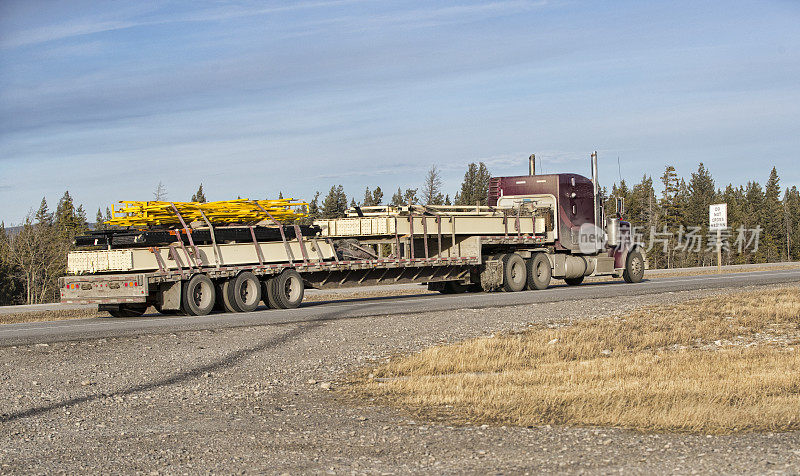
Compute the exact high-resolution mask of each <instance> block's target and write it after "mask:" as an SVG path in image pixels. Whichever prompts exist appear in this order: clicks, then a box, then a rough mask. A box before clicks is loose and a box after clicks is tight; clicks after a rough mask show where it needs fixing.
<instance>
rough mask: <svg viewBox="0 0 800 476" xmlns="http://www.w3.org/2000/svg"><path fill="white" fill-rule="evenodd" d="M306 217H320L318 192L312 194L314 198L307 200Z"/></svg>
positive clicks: (313, 218)
mask: <svg viewBox="0 0 800 476" xmlns="http://www.w3.org/2000/svg"><path fill="white" fill-rule="evenodd" d="M308 217H309V218H311V219H312V220H315V219H317V218H319V217H320V208H319V192H317V193H315V194H314V199H313V200H311V201H310V202H308Z"/></svg>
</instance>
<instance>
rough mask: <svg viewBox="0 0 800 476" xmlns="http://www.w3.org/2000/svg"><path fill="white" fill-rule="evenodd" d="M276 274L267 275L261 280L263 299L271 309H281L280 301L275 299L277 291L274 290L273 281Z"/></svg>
mask: <svg viewBox="0 0 800 476" xmlns="http://www.w3.org/2000/svg"><path fill="white" fill-rule="evenodd" d="M274 280H275V276H267V277H265V278H264V279H262V280H261V300H262V301H263V302H264V305H265V306H267V307H268V308H270V309H279V308H278V301H277V300H276V299H275V291H274V290H273V285H272V284H273V283H272V281H274Z"/></svg>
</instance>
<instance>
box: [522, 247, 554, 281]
mask: <svg viewBox="0 0 800 476" xmlns="http://www.w3.org/2000/svg"><path fill="white" fill-rule="evenodd" d="M525 264H526V265H527V266H526V268H527V271H528V282H527V286H526V287H527V288H528V289H531V290H533V289H547V287H548V286H550V279H551V278H552V277H553V269H552V267H551V266H550V258H548V257H547V255H546V254H544V253H534V254H533V256H532V257H531V259H529V260H526V263H525Z"/></svg>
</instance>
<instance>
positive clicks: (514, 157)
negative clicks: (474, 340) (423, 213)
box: [0, 0, 800, 224]
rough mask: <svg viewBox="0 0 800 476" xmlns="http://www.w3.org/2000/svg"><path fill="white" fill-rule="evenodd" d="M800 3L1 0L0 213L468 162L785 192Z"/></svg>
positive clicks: (309, 191)
mask: <svg viewBox="0 0 800 476" xmlns="http://www.w3.org/2000/svg"><path fill="white" fill-rule="evenodd" d="M798 25H800V3H798V2H796V1H753V2H736V1H731V2H698V1H690V2H681V1H670V2H656V1H653V2H641V1H631V2H580V1H555V0H554V1H516V0H509V1H504V0H498V1H494V2H470V1H454V2H394V1H389V2H375V1H356V0H352V1H348V0H342V1H328V0H319V1H314V0H310V1H299V2H269V1H265V2H247V1H231V2H221V1H220V2H128V1H124V2H95V1H86V2H82V1H73V2H52V3H49V4H48V3H46V2H28V1H19V2H15V1H9V0H4V1H3V2H2V3H0V203H1V204H2V205H0V207H1V208H0V219H2V220H5V221H6V223H7V224H8V223H9V222H13V223H18V222H19V221H20V220H22V219H23V217H24V216H25V214H26V213H27V212H28V211H29V210H30V209H32V208H36V207H37V206H38V203H39V201H40V200H41V198H42V196H45V197H47V199H48V201H49V202H50V204H51V206H54V205H55V202H56V201H57V200H58V198H59V197H60V196H61V194H63V192H64V190H67V189H68V190H69V191H70V193H71V194H72V195H73V197H74V198H75V200H76V201H77V202H78V203H82V204H84V206H85V207H86V209H87V211H88V212H89V216H90V219H91V218H93V217H94V212H95V211H96V210H97V207H98V206H102V207H104V208H105V207H106V206H109V205H111V204H112V203H114V202H116V201H117V200H147V199H151V198H152V192H153V191H154V190H155V188H156V185H157V184H158V182H159V181H162V182H163V183H164V184H165V186H166V188H167V192H168V198H169V199H172V200H188V199H189V197H190V196H191V194H192V193H193V192H194V191H195V190H196V189H197V186H198V184H199V183H200V182H203V184H204V188H205V189H206V191H207V196H208V198H209V199H211V200H223V199H229V198H235V197H236V196H237V195H240V196H242V197H250V198H263V197H275V196H277V194H278V191H279V190H280V191H282V192H283V193H284V195H286V196H294V197H297V198H304V199H310V198H311V197H312V196H313V193H314V191H316V190H320V191H321V192H322V194H323V195H324V194H325V192H326V191H327V190H328V189H329V188H330V186H331V185H333V184H339V183H341V184H343V185H344V187H345V191H346V192H347V193H348V195H355V196H356V197H357V198H361V197H362V196H363V190H364V187H366V186H369V187H370V188H372V187H374V186H375V185H380V186H381V187H382V188H383V190H384V191H385V192H386V194H387V196H388V195H390V194H391V191H392V190H396V189H397V187H398V186H403V187H406V186H414V187H417V186H419V185H420V184H421V182H422V180H423V176H424V174H425V172H426V170H427V169H428V168H429V167H430V165H431V164H437V165H438V166H439V168H440V169H441V170H442V172H443V175H444V179H445V188H446V191H448V192H450V193H451V194H452V193H454V192H455V190H456V189H457V188H458V185H459V183H460V180H461V178H462V177H463V173H464V170H465V168H466V165H467V164H468V163H469V162H473V161H484V162H486V163H487V165H488V166H489V168H490V170H491V171H492V172H493V173H494V174H495V175H514V174H520V173H525V171H526V157H527V156H528V155H529V154H531V153H536V154H537V157H540V158H541V159H542V168H543V169H544V172H578V173H584V174H588V172H589V167H588V157H589V154H590V153H591V151H593V150H598V152H599V155H600V161H601V166H600V173H601V176H600V178H601V182H602V184H604V185H611V183H612V182H613V181H614V180H616V179H618V176H619V173H618V170H617V157H619V159H620V164H621V173H622V177H623V178H625V179H626V180H629V181H630V180H638V179H639V178H641V176H642V175H643V174H649V175H653V176H655V177H658V176H660V175H661V173H662V172H663V168H664V166H665V165H666V164H668V163H669V164H673V165H675V166H676V167H677V169H678V172H679V173H680V174H682V175H688V174H689V173H690V172H691V171H693V170H695V169H696V168H697V164H698V163H699V162H701V161H702V162H704V163H705V164H706V165H707V166H708V167H709V168H710V169H711V171H712V173H713V174H714V177H715V179H716V180H717V184H718V186H719V185H724V184H727V183H728V182H734V183H745V182H746V181H748V180H758V181H760V182H762V183H763V182H764V181H765V180H766V177H767V175H768V173H769V169H770V168H771V166H772V165H775V166H777V167H778V171H779V173H780V175H781V179H782V185H784V186H786V185H797V184H800V168H798V167H797V163H798V162H797V158H796V156H797V154H798V153H800V134H799V133H798V131H800V48H798V47H800V33H798V32H799V31H800V28H798V27H797V26H798Z"/></svg>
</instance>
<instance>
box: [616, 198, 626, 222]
mask: <svg viewBox="0 0 800 476" xmlns="http://www.w3.org/2000/svg"><path fill="white" fill-rule="evenodd" d="M616 202H617V216H618V217H622V215H624V214H625V199H624V198H623V197H616Z"/></svg>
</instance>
